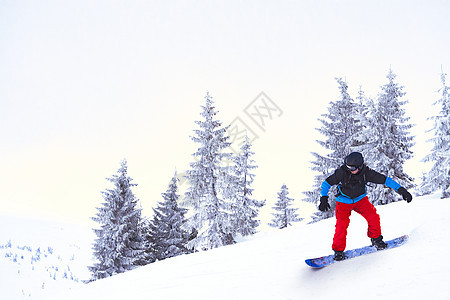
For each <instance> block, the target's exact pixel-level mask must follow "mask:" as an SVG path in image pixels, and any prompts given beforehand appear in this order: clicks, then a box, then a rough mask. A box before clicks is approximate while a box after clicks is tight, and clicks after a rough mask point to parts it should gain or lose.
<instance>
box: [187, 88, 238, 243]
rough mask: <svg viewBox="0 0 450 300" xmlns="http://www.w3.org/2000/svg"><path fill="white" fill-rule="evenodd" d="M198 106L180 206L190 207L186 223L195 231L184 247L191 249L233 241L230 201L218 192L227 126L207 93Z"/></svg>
mask: <svg viewBox="0 0 450 300" xmlns="http://www.w3.org/2000/svg"><path fill="white" fill-rule="evenodd" d="M205 100H206V103H205V105H204V106H202V112H201V116H202V117H203V120H202V121H196V122H195V123H196V124H197V125H198V126H199V127H200V129H197V130H194V132H195V136H193V137H192V140H193V141H194V142H196V143H198V144H199V148H198V150H197V151H196V152H195V153H194V154H193V156H194V157H195V158H196V161H195V162H193V163H191V164H190V167H191V168H190V170H188V171H187V172H186V179H187V182H188V183H189V187H188V190H187V192H186V193H185V197H184V199H183V200H184V203H183V205H184V206H186V207H190V208H191V209H192V215H191V216H190V218H189V226H190V228H192V230H195V231H197V236H196V237H195V238H194V239H192V240H191V241H189V243H188V247H189V248H190V249H194V250H208V249H212V248H216V247H220V246H223V245H228V244H232V243H234V240H233V234H232V232H233V230H232V228H231V224H230V220H231V216H230V204H229V203H228V202H227V201H225V199H224V198H223V197H222V195H221V191H222V190H223V189H225V186H226V183H225V178H226V174H227V167H225V166H223V162H224V161H225V160H228V161H229V160H230V158H231V153H227V152H225V151H224V149H226V148H228V147H229V146H230V144H231V143H230V142H228V139H229V137H228V136H227V135H226V130H227V127H223V126H222V123H221V122H220V121H218V120H216V119H215V118H216V113H217V111H216V110H215V107H214V102H213V99H212V97H211V96H210V95H209V93H207V94H206V97H205Z"/></svg>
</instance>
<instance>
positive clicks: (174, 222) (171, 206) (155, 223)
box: [149, 173, 191, 260]
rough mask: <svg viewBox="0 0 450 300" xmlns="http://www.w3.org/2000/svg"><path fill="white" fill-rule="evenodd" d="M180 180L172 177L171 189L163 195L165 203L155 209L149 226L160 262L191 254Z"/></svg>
mask: <svg viewBox="0 0 450 300" xmlns="http://www.w3.org/2000/svg"><path fill="white" fill-rule="evenodd" d="M177 191H178V178H177V174H176V173H175V175H174V176H173V177H172V180H171V182H170V184H169V188H168V190H167V191H166V192H165V193H162V197H163V199H164V201H163V202H159V203H158V206H157V208H155V209H153V211H154V215H153V220H152V221H151V222H150V225H149V236H150V239H149V240H150V241H151V242H152V243H153V249H154V253H155V257H156V259H158V260H163V259H166V258H170V257H174V256H178V255H181V254H187V253H191V251H190V250H188V249H187V248H186V244H187V242H188V239H189V233H188V232H187V231H186V230H185V229H184V226H185V223H186V221H187V219H186V218H185V214H186V213H187V209H185V208H181V207H179V206H178V203H177V201H178V198H179V195H178V194H177Z"/></svg>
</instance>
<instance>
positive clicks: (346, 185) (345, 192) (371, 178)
mask: <svg viewBox="0 0 450 300" xmlns="http://www.w3.org/2000/svg"><path fill="white" fill-rule="evenodd" d="M367 182H373V183H376V184H384V185H386V186H387V187H390V188H392V189H394V190H395V191H397V190H398V189H399V188H400V187H401V185H400V184H398V183H397V182H396V181H394V180H393V179H392V178H390V177H386V176H385V175H383V174H380V173H378V172H377V171H374V170H372V169H370V168H369V167H367V166H366V165H363V167H362V169H361V170H360V171H359V172H358V173H356V174H352V173H351V172H350V171H349V170H348V169H347V167H346V166H345V165H342V166H341V167H340V168H339V169H337V170H336V171H335V172H334V173H333V174H332V175H331V176H329V177H328V178H327V179H325V181H324V182H323V183H322V186H321V188H322V190H321V193H320V195H321V196H328V192H329V190H330V188H331V186H333V185H336V184H338V195H337V196H336V201H337V202H342V203H348V204H351V203H356V202H358V201H359V200H361V199H363V198H364V197H366V196H367V189H366V183H367Z"/></svg>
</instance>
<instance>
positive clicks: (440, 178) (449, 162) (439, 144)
mask: <svg viewBox="0 0 450 300" xmlns="http://www.w3.org/2000/svg"><path fill="white" fill-rule="evenodd" d="M446 75H447V74H445V73H444V71H442V70H441V81H442V88H441V89H439V92H440V93H441V97H440V98H439V99H438V100H437V101H436V102H435V103H434V105H439V106H440V111H439V113H438V115H436V116H433V117H431V118H430V119H431V120H433V121H434V126H433V128H432V129H431V130H430V131H433V132H434V137H433V138H431V139H430V140H429V141H430V142H432V143H433V144H434V145H433V148H432V149H431V153H430V154H428V155H427V156H425V158H424V161H425V162H432V163H433V166H432V167H431V169H430V171H429V172H428V173H427V174H425V176H424V179H423V183H422V186H421V192H422V194H424V193H425V194H426V193H431V192H434V191H437V190H440V191H441V198H450V93H449V91H450V87H448V86H447V85H446V83H445V77H446Z"/></svg>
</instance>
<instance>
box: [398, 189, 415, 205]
mask: <svg viewBox="0 0 450 300" xmlns="http://www.w3.org/2000/svg"><path fill="white" fill-rule="evenodd" d="M397 192H398V193H399V194H400V195H402V197H403V200H406V202H408V203H409V202H411V201H412V196H411V194H410V193H409V192H408V191H407V190H406V189H405V188H404V187H400V188H399V189H398V190H397Z"/></svg>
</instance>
